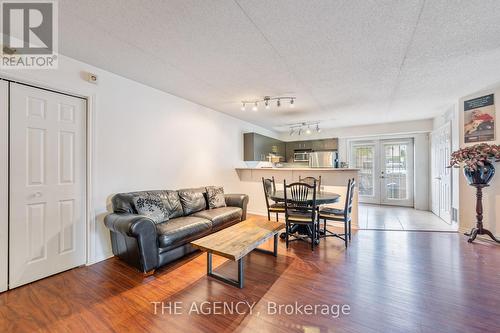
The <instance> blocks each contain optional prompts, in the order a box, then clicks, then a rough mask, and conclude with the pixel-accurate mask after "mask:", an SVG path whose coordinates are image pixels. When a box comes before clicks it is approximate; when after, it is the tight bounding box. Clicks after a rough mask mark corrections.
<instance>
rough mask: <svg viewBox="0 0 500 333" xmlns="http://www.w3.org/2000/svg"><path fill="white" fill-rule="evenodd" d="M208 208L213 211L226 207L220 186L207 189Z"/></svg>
mask: <svg viewBox="0 0 500 333" xmlns="http://www.w3.org/2000/svg"><path fill="white" fill-rule="evenodd" d="M207 201H208V208H209V209H214V208H219V207H226V199H225V197H224V188H223V187H222V186H208V187H207Z"/></svg>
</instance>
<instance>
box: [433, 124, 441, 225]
mask: <svg viewBox="0 0 500 333" xmlns="http://www.w3.org/2000/svg"><path fill="white" fill-rule="evenodd" d="M439 140H440V135H439V133H437V132H432V134H431V179H432V188H431V210H432V212H433V213H434V214H435V215H437V216H439V196H440V193H439V192H440V186H441V184H440V183H441V182H440V178H441V177H440V172H439V171H440V170H439V169H440V168H439V165H440V160H439V157H440V156H439V146H440V142H439Z"/></svg>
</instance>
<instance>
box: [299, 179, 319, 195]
mask: <svg viewBox="0 0 500 333" xmlns="http://www.w3.org/2000/svg"><path fill="white" fill-rule="evenodd" d="M299 182H300V183H306V184H309V185H313V184H314V182H316V186H317V190H318V193H320V192H321V176H318V178H314V177H311V176H308V177H304V178H302V177H301V176H300V175H299Z"/></svg>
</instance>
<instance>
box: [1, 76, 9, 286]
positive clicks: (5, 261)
mask: <svg viewBox="0 0 500 333" xmlns="http://www.w3.org/2000/svg"><path fill="white" fill-rule="evenodd" d="M0 82H2V84H3V83H5V84H6V88H7V89H6V90H7V92H6V96H5V97H6V98H5V101H4V103H2V105H0V135H1V137H0V161H1V164H0V200H1V201H0V272H1V273H0V274H2V276H0V292H3V291H6V290H8V282H9V83H8V82H3V81H0ZM3 93H4V92H3V91H0V94H2V95H3ZM4 268H5V272H4V271H3V269H4Z"/></svg>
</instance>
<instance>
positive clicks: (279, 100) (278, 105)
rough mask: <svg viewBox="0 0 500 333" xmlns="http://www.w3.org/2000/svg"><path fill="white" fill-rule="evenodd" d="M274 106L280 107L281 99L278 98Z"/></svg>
mask: <svg viewBox="0 0 500 333" xmlns="http://www.w3.org/2000/svg"><path fill="white" fill-rule="evenodd" d="M276 106H277V107H280V106H281V99H279V98H278V101H277V102H276Z"/></svg>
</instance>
